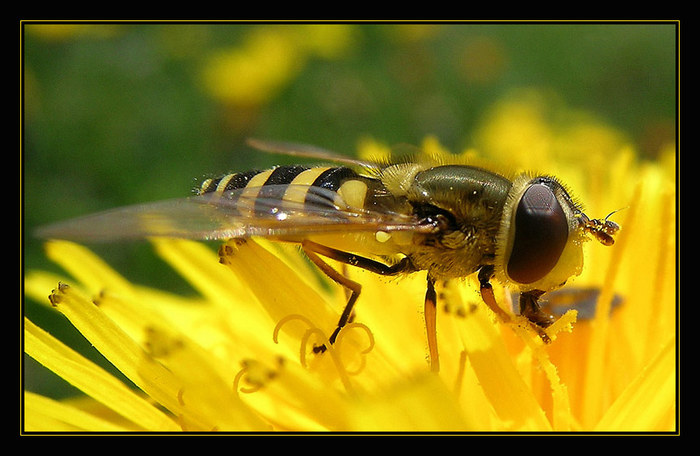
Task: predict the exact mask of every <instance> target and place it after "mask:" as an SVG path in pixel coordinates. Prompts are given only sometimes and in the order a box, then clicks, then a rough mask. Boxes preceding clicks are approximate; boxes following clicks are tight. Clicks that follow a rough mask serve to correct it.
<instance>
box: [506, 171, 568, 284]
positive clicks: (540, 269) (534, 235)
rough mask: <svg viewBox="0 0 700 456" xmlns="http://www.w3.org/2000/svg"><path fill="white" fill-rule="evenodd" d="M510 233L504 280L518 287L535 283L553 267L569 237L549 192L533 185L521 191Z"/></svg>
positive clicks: (560, 213)
mask: <svg viewBox="0 0 700 456" xmlns="http://www.w3.org/2000/svg"><path fill="white" fill-rule="evenodd" d="M514 229H515V234H514V238H513V248H512V250H511V253H510V257H509V258H508V264H507V273H508V276H509V277H510V278H511V279H512V280H515V281H516V282H518V283H523V284H525V283H533V282H536V281H537V280H539V279H541V278H543V277H544V276H546V275H547V273H549V271H551V270H552V268H554V266H556V264H557V261H559V257H560V256H561V253H562V252H563V251H564V247H565V246H566V242H567V239H568V236H569V224H568V222H567V220H566V214H565V213H564V210H563V209H562V207H561V205H560V204H559V201H557V198H556V196H555V195H554V192H553V191H552V189H550V188H549V187H548V186H546V185H543V184H533V185H531V186H530V188H528V189H527V190H525V193H523V196H522V198H521V199H520V202H519V203H518V207H517V209H516V212H515V225H514Z"/></svg>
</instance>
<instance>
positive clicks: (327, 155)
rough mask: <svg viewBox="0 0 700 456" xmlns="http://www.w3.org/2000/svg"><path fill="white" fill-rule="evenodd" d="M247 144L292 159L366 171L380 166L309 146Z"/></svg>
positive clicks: (250, 140) (252, 140) (250, 141)
mask: <svg viewBox="0 0 700 456" xmlns="http://www.w3.org/2000/svg"><path fill="white" fill-rule="evenodd" d="M246 142H247V144H248V145H249V146H251V147H254V148H256V149H258V150H261V151H263V152H268V153H273V154H280V155H289V156H293V157H306V158H314V159H317V160H323V161H330V162H336V163H343V164H346V165H354V166H360V167H362V168H367V169H379V168H380V167H381V165H380V164H378V163H374V162H371V161H367V160H359V159H356V158H352V157H347V156H345V155H340V154H338V153H335V152H332V151H329V150H327V149H323V148H321V147H317V146H312V145H309V144H300V143H292V142H283V141H270V140H266V139H256V138H248V139H247V140H246Z"/></svg>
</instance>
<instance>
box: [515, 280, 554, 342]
mask: <svg viewBox="0 0 700 456" xmlns="http://www.w3.org/2000/svg"><path fill="white" fill-rule="evenodd" d="M543 294H544V291H541V290H532V291H528V292H525V293H520V315H523V316H524V317H527V319H528V320H530V322H531V323H532V326H533V327H534V328H535V330H537V333H538V334H539V335H540V337H541V338H542V340H543V341H544V342H545V343H549V342H551V339H550V338H549V336H548V335H547V333H545V332H544V328H546V327H547V326H549V325H551V324H552V323H554V316H553V315H552V314H550V313H547V312H545V311H544V310H542V308H541V307H540V304H539V302H538V299H539V297H540V296H542V295H543Z"/></svg>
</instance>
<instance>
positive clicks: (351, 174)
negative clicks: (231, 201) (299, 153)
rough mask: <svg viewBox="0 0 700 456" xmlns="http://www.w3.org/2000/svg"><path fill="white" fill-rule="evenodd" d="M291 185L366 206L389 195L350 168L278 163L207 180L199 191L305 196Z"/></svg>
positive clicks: (287, 197)
mask: <svg viewBox="0 0 700 456" xmlns="http://www.w3.org/2000/svg"><path fill="white" fill-rule="evenodd" d="M290 185H292V186H294V187H295V188H296V189H299V188H314V187H316V188H323V189H326V190H330V191H332V192H335V193H337V194H338V195H340V196H341V197H342V199H343V201H344V202H345V203H346V204H347V205H348V206H350V207H353V208H363V209H364V208H365V207H367V206H370V205H373V206H376V204H377V201H376V198H375V196H376V195H379V194H383V195H385V194H386V192H385V191H382V189H383V186H382V184H381V183H380V182H379V181H378V180H376V179H371V178H368V177H364V176H360V175H358V174H357V173H356V172H355V171H353V170H352V169H350V168H347V167H343V166H340V167H322V166H316V167H308V166H301V165H286V166H279V167H276V168H273V169H268V170H265V171H259V170H255V171H246V172H240V173H232V174H227V175H225V176H221V177H218V178H213V179H207V180H206V181H204V183H202V186H201V187H200V189H199V194H200V195H202V194H207V193H221V194H223V193H225V192H230V191H233V190H238V189H251V190H253V189H258V190H257V191H258V194H257V197H258V198H260V199H263V198H265V199H268V200H270V199H272V200H275V199H276V200H280V201H283V200H285V201H286V200H298V199H300V198H302V197H304V195H303V194H302V193H300V192H299V191H298V190H297V191H295V192H293V193H292V194H291V195H290V193H291V192H288V191H287V190H288V187H289V186H290ZM368 195H369V196H368ZM307 198H308V196H307Z"/></svg>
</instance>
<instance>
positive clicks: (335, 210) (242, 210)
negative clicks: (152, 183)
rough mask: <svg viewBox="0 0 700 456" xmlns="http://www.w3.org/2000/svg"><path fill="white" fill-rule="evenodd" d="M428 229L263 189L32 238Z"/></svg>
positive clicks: (116, 214)
mask: <svg viewBox="0 0 700 456" xmlns="http://www.w3.org/2000/svg"><path fill="white" fill-rule="evenodd" d="M387 196H388V195H387ZM379 197H381V196H379ZM432 229H433V227H432V225H429V224H424V223H421V221H420V220H419V219H418V218H417V217H415V216H413V215H406V214H401V213H390V212H385V211H382V212H379V211H370V210H364V209H358V208H352V207H350V206H349V205H347V204H346V203H345V201H343V200H342V198H341V197H340V196H339V195H338V194H337V193H336V192H333V191H330V190H327V189H324V188H319V187H309V186H303V185H267V186H262V187H254V188H244V189H239V190H234V191H231V192H226V193H223V194H218V193H207V194H204V195H199V196H193V197H190V198H182V199H174V200H166V201H158V202H153V203H146V204H140V205H135V206H127V207H122V208H117V209H113V210H108V211H105V212H99V213H96V214H93V215H87V216H84V217H80V218H76V219H71V220H67V221H63V222H58V223H56V224H53V225H48V226H45V227H43V228H40V229H39V230H38V231H37V233H36V234H37V235H38V236H40V237H43V238H51V239H67V240H75V241H84V242H106V241H115V240H123V239H139V238H148V237H176V238H185V239H229V238H240V237H248V236H267V237H284V236H303V235H306V234H314V233H332V232H358V231H379V230H381V231H399V230H401V231H406V230H413V231H425V232H427V231H431V230H432Z"/></svg>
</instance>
